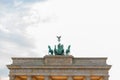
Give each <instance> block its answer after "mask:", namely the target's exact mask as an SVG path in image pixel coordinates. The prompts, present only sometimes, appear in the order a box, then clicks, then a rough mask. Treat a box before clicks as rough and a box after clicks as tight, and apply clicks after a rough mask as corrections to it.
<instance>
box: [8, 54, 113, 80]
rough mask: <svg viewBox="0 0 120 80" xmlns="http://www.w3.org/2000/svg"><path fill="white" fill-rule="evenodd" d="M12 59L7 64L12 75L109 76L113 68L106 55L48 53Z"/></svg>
mask: <svg viewBox="0 0 120 80" xmlns="http://www.w3.org/2000/svg"><path fill="white" fill-rule="evenodd" d="M12 60H13V63H12V64H11V65H7V67H8V68H9V69H10V75H11V76H20V75H26V76H29V75H31V76H35V75H36V76H39V75H44V76H58V75H60V76H70V75H72V76H91V75H96V76H109V74H108V71H109V69H110V68H111V65H108V64H107V63H106V60H107V58H106V57H105V58H104V57H101V58H74V57H73V56H71V55H70V56H69V55H67V56H65V55H64V56H63V55H62V56H59V55H58V56H51V55H46V56H44V58H12ZM28 80H29V79H28ZM86 80H88V79H87V78H86ZM106 80H107V79H106Z"/></svg>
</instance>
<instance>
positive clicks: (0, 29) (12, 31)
mask: <svg viewBox="0 0 120 80" xmlns="http://www.w3.org/2000/svg"><path fill="white" fill-rule="evenodd" d="M119 4H120V1H119V0H0V80H8V73H9V70H8V69H7V67H6V65H8V64H11V63H12V61H11V57H43V56H44V55H47V54H48V49H47V46H48V45H51V46H52V47H53V46H54V45H55V44H57V39H56V36H57V35H61V36H62V40H61V43H63V44H64V45H65V48H67V45H69V44H70V45H71V55H73V56H74V57H108V60H107V63H108V64H110V65H112V68H111V70H110V72H109V74H110V80H114V79H119V73H120V70H119V68H120V64H119V60H120V56H119V54H120V5H119Z"/></svg>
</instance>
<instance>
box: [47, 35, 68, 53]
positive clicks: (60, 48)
mask: <svg viewBox="0 0 120 80" xmlns="http://www.w3.org/2000/svg"><path fill="white" fill-rule="evenodd" d="M57 38H58V42H60V38H61V36H57ZM48 49H49V51H48V52H49V53H51V55H65V53H64V46H63V45H62V44H61V43H59V44H58V45H57V48H56V45H55V47H54V51H53V50H52V49H51V47H50V45H48ZM69 53H70V45H69V46H68V49H66V55H68V54H69Z"/></svg>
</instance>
